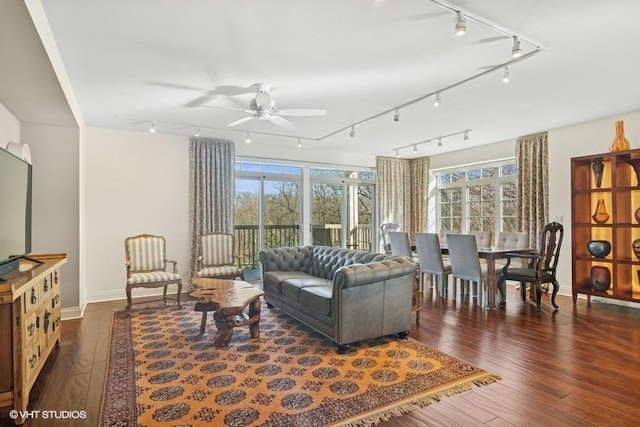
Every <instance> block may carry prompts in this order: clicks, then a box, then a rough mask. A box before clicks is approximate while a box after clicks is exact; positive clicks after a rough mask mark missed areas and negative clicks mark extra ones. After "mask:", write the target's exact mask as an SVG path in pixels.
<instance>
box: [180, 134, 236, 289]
mask: <svg viewBox="0 0 640 427" xmlns="http://www.w3.org/2000/svg"><path fill="white" fill-rule="evenodd" d="M235 158H236V148H235V144H234V143H233V141H229V140H220V139H210V138H191V139H190V140H189V170H190V176H189V178H190V179H189V187H190V188H189V212H190V219H189V230H190V234H191V276H193V273H194V271H195V268H196V257H197V250H198V239H199V238H200V236H201V235H202V234H207V233H211V232H214V231H221V232H225V233H233V215H234V203H233V202H234V193H235V160H236V159H235Z"/></svg>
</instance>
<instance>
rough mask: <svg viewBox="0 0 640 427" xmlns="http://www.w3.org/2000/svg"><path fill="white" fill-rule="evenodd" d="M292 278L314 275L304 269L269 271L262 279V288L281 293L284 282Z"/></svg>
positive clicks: (269, 291) (266, 290)
mask: <svg viewBox="0 0 640 427" xmlns="http://www.w3.org/2000/svg"><path fill="white" fill-rule="evenodd" d="M291 278H311V279H313V278H314V276H312V275H310V274H307V273H305V272H303V271H268V272H266V273H264V277H263V279H262V289H263V290H264V291H265V292H266V293H269V294H275V295H281V294H282V282H283V281H284V280H286V279H291Z"/></svg>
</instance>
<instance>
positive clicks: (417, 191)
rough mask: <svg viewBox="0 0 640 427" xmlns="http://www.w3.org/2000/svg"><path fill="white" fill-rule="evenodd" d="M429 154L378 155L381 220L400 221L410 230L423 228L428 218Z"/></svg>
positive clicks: (411, 233) (378, 192)
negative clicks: (415, 157) (415, 156)
mask: <svg viewBox="0 0 640 427" xmlns="http://www.w3.org/2000/svg"><path fill="white" fill-rule="evenodd" d="M428 176H429V158H428V157H423V158H419V159H411V160H408V159H395V158H390V157H377V158H376V177H377V181H376V190H377V194H378V203H377V205H378V218H379V223H380V224H384V223H393V224H398V225H400V230H402V231H406V232H408V233H409V238H410V240H411V241H413V233H415V232H419V231H424V230H425V227H426V219H427V188H428Z"/></svg>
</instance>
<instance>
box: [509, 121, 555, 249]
mask: <svg viewBox="0 0 640 427" xmlns="http://www.w3.org/2000/svg"><path fill="white" fill-rule="evenodd" d="M516 163H517V168H518V175H517V176H518V178H517V202H518V207H519V209H518V217H517V223H518V230H522V231H528V232H529V242H531V243H532V244H535V245H536V246H537V245H538V244H540V237H541V236H542V229H543V228H544V226H545V224H546V223H547V222H548V220H549V158H548V148H547V133H546V132H544V133H538V134H535V135H527V136H523V137H520V138H518V139H517V141H516ZM536 249H538V250H539V249H540V248H537V247H536Z"/></svg>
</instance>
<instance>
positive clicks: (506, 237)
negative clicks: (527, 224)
mask: <svg viewBox="0 0 640 427" xmlns="http://www.w3.org/2000/svg"><path fill="white" fill-rule="evenodd" d="M496 247H497V248H498V249H527V248H528V247H529V233H521V232H515V231H501V232H499V233H498V237H497V238H496Z"/></svg>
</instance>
